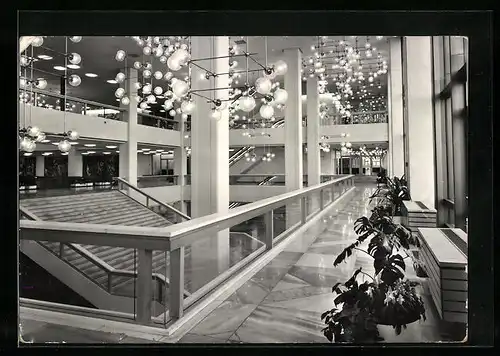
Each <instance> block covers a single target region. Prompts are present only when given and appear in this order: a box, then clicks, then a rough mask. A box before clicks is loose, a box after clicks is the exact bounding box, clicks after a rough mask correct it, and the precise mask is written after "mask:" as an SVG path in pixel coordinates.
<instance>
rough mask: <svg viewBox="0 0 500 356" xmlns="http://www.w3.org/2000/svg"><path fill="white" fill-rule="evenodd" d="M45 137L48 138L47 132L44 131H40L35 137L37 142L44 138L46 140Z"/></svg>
mask: <svg viewBox="0 0 500 356" xmlns="http://www.w3.org/2000/svg"><path fill="white" fill-rule="evenodd" d="M45 138H46V135H45V133H44V132H39V133H38V135H37V136H36V138H35V141H36V142H42V141H43V140H45Z"/></svg>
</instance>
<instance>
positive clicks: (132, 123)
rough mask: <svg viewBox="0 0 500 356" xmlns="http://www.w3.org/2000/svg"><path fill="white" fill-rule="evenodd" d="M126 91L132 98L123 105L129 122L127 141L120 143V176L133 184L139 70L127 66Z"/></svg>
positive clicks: (134, 179) (135, 160)
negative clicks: (135, 84) (136, 96)
mask: <svg viewBox="0 0 500 356" xmlns="http://www.w3.org/2000/svg"><path fill="white" fill-rule="evenodd" d="M125 74H126V76H127V79H126V80H125V86H124V88H125V91H126V93H127V95H128V97H129V98H130V103H129V104H128V105H123V104H121V106H122V107H123V108H125V109H126V111H125V112H124V115H123V116H124V120H125V121H126V122H127V124H128V125H127V142H125V143H122V144H120V157H119V173H120V177H121V178H123V179H125V180H127V181H128V182H129V183H130V184H132V185H137V102H136V101H135V100H134V96H135V95H136V94H137V90H136V89H135V88H134V83H135V82H136V81H137V75H138V74H137V70H136V69H134V68H127V70H126V73H125Z"/></svg>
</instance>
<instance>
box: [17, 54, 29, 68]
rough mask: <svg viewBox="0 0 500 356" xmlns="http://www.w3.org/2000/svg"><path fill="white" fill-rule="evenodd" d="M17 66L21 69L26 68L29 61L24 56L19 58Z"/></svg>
mask: <svg viewBox="0 0 500 356" xmlns="http://www.w3.org/2000/svg"><path fill="white" fill-rule="evenodd" d="M19 64H20V65H21V66H23V67H26V66H27V65H29V64H30V61H29V59H28V57H26V56H21V58H20V59H19Z"/></svg>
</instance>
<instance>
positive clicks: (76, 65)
mask: <svg viewBox="0 0 500 356" xmlns="http://www.w3.org/2000/svg"><path fill="white" fill-rule="evenodd" d="M68 68H69V69H80V66H79V65H78V64H68Z"/></svg>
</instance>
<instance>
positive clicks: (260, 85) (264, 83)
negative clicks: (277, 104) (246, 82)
mask: <svg viewBox="0 0 500 356" xmlns="http://www.w3.org/2000/svg"><path fill="white" fill-rule="evenodd" d="M272 85H273V83H271V80H269V78H266V77H260V78H258V79H257V80H256V81H255V90H257V93H259V94H262V95H266V94H269V92H270V91H271V89H272Z"/></svg>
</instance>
